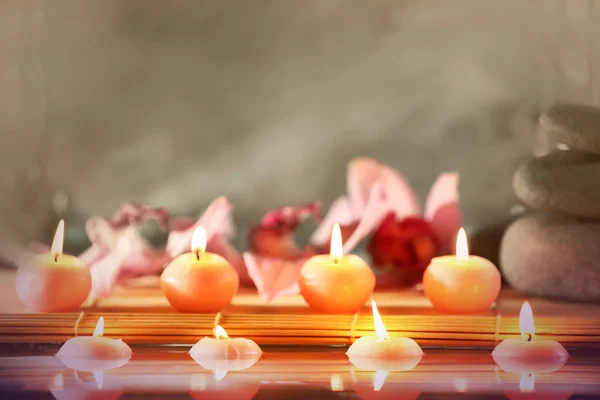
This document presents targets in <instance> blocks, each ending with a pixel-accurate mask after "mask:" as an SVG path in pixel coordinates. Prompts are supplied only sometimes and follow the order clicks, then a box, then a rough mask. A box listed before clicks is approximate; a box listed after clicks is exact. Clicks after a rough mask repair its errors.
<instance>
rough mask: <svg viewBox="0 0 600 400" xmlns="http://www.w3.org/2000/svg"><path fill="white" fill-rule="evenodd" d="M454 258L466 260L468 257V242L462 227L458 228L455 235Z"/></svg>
mask: <svg viewBox="0 0 600 400" xmlns="http://www.w3.org/2000/svg"><path fill="white" fill-rule="evenodd" d="M456 259H457V260H458V261H467V260H468V259H469V244H468V242H467V233H466V232H465V230H464V228H460V230H459V231H458V235H457V236H456Z"/></svg>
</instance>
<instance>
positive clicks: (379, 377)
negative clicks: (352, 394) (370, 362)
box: [373, 371, 389, 392]
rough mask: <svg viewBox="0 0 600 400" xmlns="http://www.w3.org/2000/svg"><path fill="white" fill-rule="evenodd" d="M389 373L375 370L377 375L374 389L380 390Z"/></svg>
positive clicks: (375, 390)
mask: <svg viewBox="0 0 600 400" xmlns="http://www.w3.org/2000/svg"><path fill="white" fill-rule="evenodd" d="M388 375H389V373H388V372H387V371H375V377H374V378H373V391H374V392H379V391H380V390H381V388H382V387H383V384H384V383H385V381H386V379H387V377H388Z"/></svg>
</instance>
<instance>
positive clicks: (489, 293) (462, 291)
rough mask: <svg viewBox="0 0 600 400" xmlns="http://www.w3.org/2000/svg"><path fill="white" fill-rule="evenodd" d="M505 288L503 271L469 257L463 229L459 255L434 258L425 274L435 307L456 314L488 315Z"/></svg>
mask: <svg viewBox="0 0 600 400" xmlns="http://www.w3.org/2000/svg"><path fill="white" fill-rule="evenodd" d="M501 285H502V279H501V276H500V272H499V271H498V268H496V266H495V265H494V264H493V263H492V262H491V261H489V260H486V259H485V258H482V257H477V256H470V255H469V248H468V245H467V235H466V233H465V230H464V229H462V228H461V229H460V231H459V232H458V236H457V238H456V256H444V257H436V258H434V259H432V260H431V263H430V264H429V266H428V267H427V269H426V270H425V273H424V275H423V290H424V291H425V295H426V296H427V298H429V300H430V301H431V304H432V305H433V307H434V308H435V309H437V310H439V311H442V312H446V313H453V314H478V313H481V312H484V311H485V310H487V309H488V308H490V306H491V305H492V304H493V303H494V302H495V301H496V298H497V297H498V294H499V293H500V287H501Z"/></svg>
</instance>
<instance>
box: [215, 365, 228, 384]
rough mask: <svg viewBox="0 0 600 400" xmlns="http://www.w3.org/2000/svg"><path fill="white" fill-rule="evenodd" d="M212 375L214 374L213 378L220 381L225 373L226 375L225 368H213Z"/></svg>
mask: <svg viewBox="0 0 600 400" xmlns="http://www.w3.org/2000/svg"><path fill="white" fill-rule="evenodd" d="M213 375H214V376H215V380H217V381H220V380H223V378H225V375H227V370H226V369H218V368H217V369H213Z"/></svg>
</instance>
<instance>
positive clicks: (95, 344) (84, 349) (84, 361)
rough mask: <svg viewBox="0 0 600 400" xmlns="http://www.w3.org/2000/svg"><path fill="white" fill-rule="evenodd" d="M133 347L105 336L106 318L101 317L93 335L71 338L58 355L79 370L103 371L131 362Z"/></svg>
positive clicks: (69, 365)
mask: <svg viewBox="0 0 600 400" xmlns="http://www.w3.org/2000/svg"><path fill="white" fill-rule="evenodd" d="M131 355H132V351H131V348H130V347H129V346H128V345H127V344H126V343H124V342H123V341H122V340H120V339H118V340H117V339H111V338H108V337H105V336H104V318H103V317H100V318H99V319H98V323H97V324H96V329H95V330H94V334H93V335H92V336H77V337H74V338H72V339H69V340H67V341H66V342H65V344H64V345H63V346H62V347H61V348H60V350H58V353H56V357H58V358H59V359H60V361H62V362H63V364H65V365H66V366H67V367H68V368H71V369H75V370H78V371H103V370H107V369H113V368H119V367H122V366H123V365H125V364H127V362H129V359H130V358H131Z"/></svg>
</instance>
